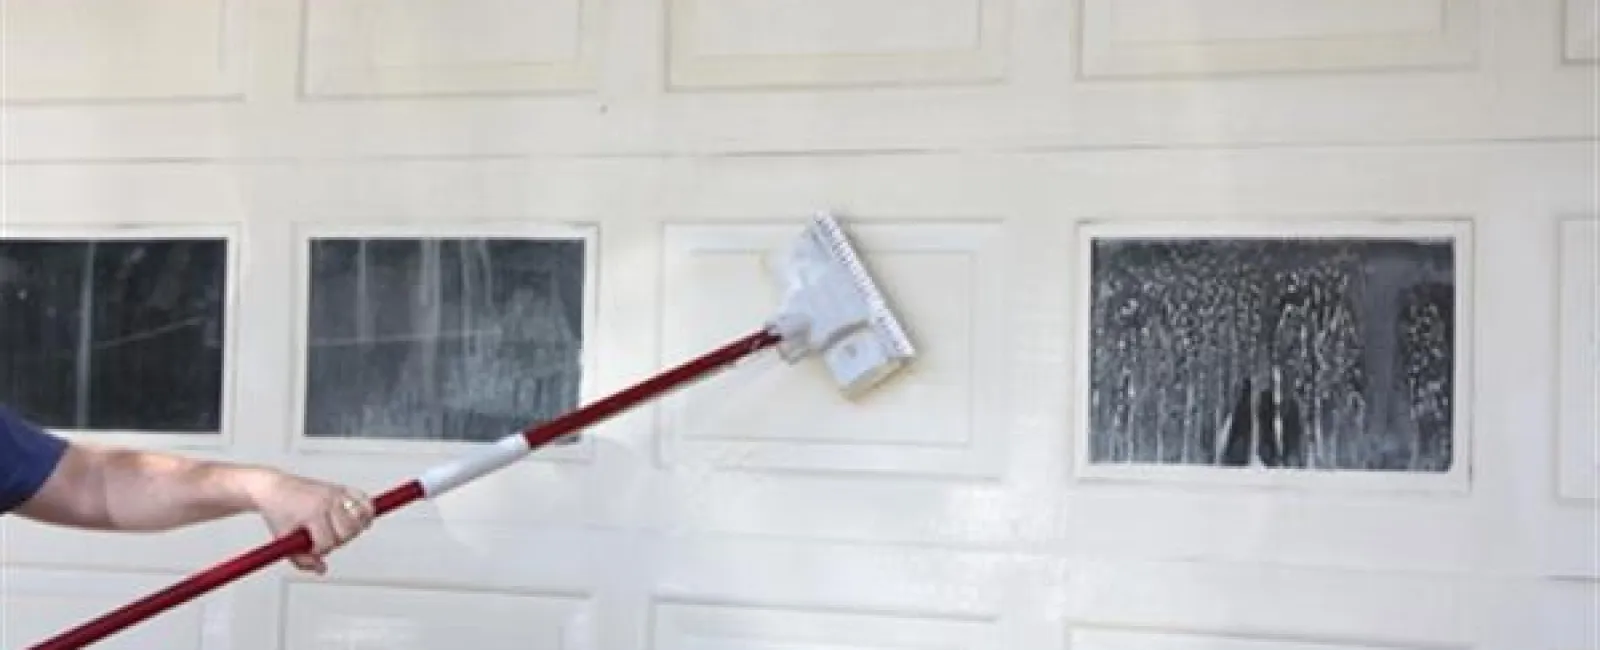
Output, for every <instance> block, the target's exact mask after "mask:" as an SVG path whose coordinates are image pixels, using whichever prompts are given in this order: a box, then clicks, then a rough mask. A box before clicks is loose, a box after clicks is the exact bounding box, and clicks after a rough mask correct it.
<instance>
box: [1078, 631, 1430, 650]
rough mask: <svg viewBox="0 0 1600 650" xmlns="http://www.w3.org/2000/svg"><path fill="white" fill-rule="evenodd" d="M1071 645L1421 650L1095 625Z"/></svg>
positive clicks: (1081, 649) (1097, 648) (1097, 649)
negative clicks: (1095, 627)
mask: <svg viewBox="0 0 1600 650" xmlns="http://www.w3.org/2000/svg"><path fill="white" fill-rule="evenodd" d="M1069 647H1071V648H1073V650H1421V648H1412V649H1402V648H1397V646H1381V647H1380V646H1372V645H1351V644H1347V643H1327V642H1319V641H1300V640H1292V639H1274V638H1259V637H1258V638H1251V637H1237V636H1217V635H1208V634H1194V633H1185V632H1143V631H1130V630H1116V629H1091V628H1079V629H1076V630H1073V632H1072V639H1071V641H1070V642H1069Z"/></svg>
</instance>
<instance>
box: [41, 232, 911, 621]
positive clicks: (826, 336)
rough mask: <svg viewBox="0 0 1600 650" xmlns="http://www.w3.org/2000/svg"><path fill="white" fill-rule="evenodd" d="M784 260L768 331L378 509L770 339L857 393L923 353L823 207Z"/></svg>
mask: <svg viewBox="0 0 1600 650" xmlns="http://www.w3.org/2000/svg"><path fill="white" fill-rule="evenodd" d="M776 262H777V263H776V264H774V265H772V266H773V268H772V269H771V271H772V273H773V275H774V278H775V280H776V281H777V282H778V283H779V284H780V286H781V288H782V289H783V300H782V304H780V305H779V308H778V310H777V314H776V315H774V316H773V317H772V318H771V319H770V320H768V321H767V322H766V323H764V324H762V326H761V327H760V328H759V329H757V330H755V331H753V332H751V333H750V334H747V335H745V336H743V337H741V338H739V339H736V340H734V341H731V342H729V343H727V344H726V345H724V346H722V347H720V348H718V349H716V350H712V351H711V352H708V353H706V354H704V355H702V356H700V357H698V358H695V359H692V360H690V361H687V362H685V363H683V364H681V365H679V366H677V367H675V368H672V369H669V370H667V371H665V372H663V373H661V374H658V375H656V376H655V377H652V378H650V379H647V380H645V381H643V382H640V383H638V384H635V385H633V386H631V387H629V388H627V389H624V390H622V391H620V392H618V393H615V394H613V395H611V396H609V397H606V398H603V399H601V400H599V401H596V402H594V403H592V404H589V405H586V406H583V407H581V408H579V409H577V410H574V411H572V412H569V413H567V414H565V415H563V416H561V417H558V418H556V419H554V420H550V421H548V422H545V423H543V424H540V425H538V426H535V427H531V428H529V429H527V430H525V431H522V432H521V433H516V434H512V435H508V436H506V437H504V438H502V439H500V440H499V441H498V442H496V443H494V444H493V445H491V446H488V447H485V448H483V449H482V450H480V451H478V452H477V453H475V454H473V455H471V456H467V457H464V458H460V459H457V460H455V461H453V462H450V463H446V464H444V465H440V466H438V467H434V468H432V469H429V470H428V471H426V472H423V473H422V474H421V475H420V476H418V477H417V478H415V479H412V480H410V481H407V482H405V483H403V484H401V485H399V486H396V487H394V488H392V489H390V490H389V491H387V492H384V493H383V494H381V495H379V496H378V497H377V499H376V506H377V514H378V516H380V517H381V516H383V515H385V514H387V513H389V512H392V511H394V510H396V509H398V508H401V507H403V506H405V505H407V504H410V503H412V502H414V501H416V500H418V499H436V498H438V497H440V496H442V495H444V494H445V493H446V492H449V491H450V490H452V489H455V488H457V487H460V486H461V485H463V484H466V483H469V482H471V481H473V480H476V479H478V478H480V477H482V476H484V475H487V474H489V473H491V472H494V471H496V470H499V469H501V468H504V467H506V466H508V465H510V464H511V463H513V462H516V461H517V460H518V459H520V458H522V457H523V456H525V455H527V454H529V453H531V452H532V451H533V450H535V449H538V448H539V447H542V446H544V445H546V444H551V443H552V442H555V443H559V442H560V441H561V440H562V439H563V438H568V437H569V436H572V435H574V434H576V433H577V432H579V431H580V430H582V429H584V428H586V427H588V426H590V425H593V424H595V423H597V422H600V421H602V420H605V419H607V418H609V417H611V416H613V415H616V414H617V413H620V412H622V411H625V410H627V409H629V408H631V407H633V406H635V405H637V404H639V403H642V402H645V401H649V400H651V399H654V398H655V397H658V396H660V395H661V394H663V393H665V392H668V391H670V390H673V389H674V388H677V387H678V386H680V385H682V384H686V383H688V382H690V381H692V380H695V379H698V378H700V377H703V376H705V375H707V374H709V373H711V372H714V371H717V370H720V369H722V368H724V367H726V366H729V365H731V364H733V363H734V362H735V361H739V360H741V359H743V358H745V357H747V356H749V355H752V354H754V353H756V352H758V351H760V350H763V349H765V348H768V347H774V348H776V349H777V351H778V354H779V355H780V356H781V357H782V358H783V359H784V360H785V361H786V362H788V363H789V364H795V363H799V362H800V361H802V360H804V359H806V358H808V357H812V356H815V357H819V358H820V359H821V360H822V362H823V363H824V364H825V365H826V366H827V368H828V371H829V373H830V374H831V375H832V377H833V380H834V382H835V383H836V384H837V386H838V388H839V390H840V391H841V393H843V394H844V395H845V396H847V397H849V398H852V399H853V398H855V397H857V396H860V395H862V394H864V393H866V392H867V391H869V390H871V389H873V388H875V387H877V386H878V385H879V384H881V383H883V382H884V381H885V380H887V379H888V378H890V377H891V376H892V375H894V374H895V373H896V372H897V371H898V370H900V369H901V368H902V367H904V366H905V365H907V364H908V363H910V362H911V361H912V360H913V359H914V358H915V357H916V354H917V352H916V349H915V348H914V347H913V345H912V343H911V340H910V338H909V337H908V336H907V335H906V332H905V330H904V328H903V327H902V326H901V324H900V321H899V319H897V318H896V317H895V314H894V313H893V311H892V310H891V309H890V306H889V303H888V300H887V299H886V298H885V296H884V294H883V292H882V291H881V290H880V289H879V288H878V285H877V283H876V282H874V281H873V278H872V276H871V275H870V274H869V273H868V272H867V268H866V266H865V265H864V264H863V263H862V261H861V258H860V256H858V255H857V254H856V250H855V248H854V247H853V246H852V245H851V243H850V240H849V239H848V237H847V236H846V235H845V233H844V230H843V229H841V228H840V226H839V223H838V221H837V220H835V219H834V217H833V216H832V215H830V214H828V213H826V212H819V213H817V214H816V215H814V216H813V217H812V219H811V222H810V223H809V224H808V226H807V227H806V228H805V230H804V232H803V233H801V236H800V237H799V239H798V240H797V241H795V243H794V245H793V246H792V247H791V248H789V249H788V250H787V251H786V252H785V254H783V255H781V256H780V257H779V258H777V259H776ZM310 548H311V539H310V536H309V534H308V533H307V532H306V531H305V530H304V529H300V530H297V531H295V532H294V533H292V534H289V535H285V536H283V537H279V538H278V539H276V540H273V541H272V542H270V543H268V544H264V545H262V546H259V547H257V548H255V549H253V550H251V551H249V552H246V553H243V554H240V555H238V556H236V557H234V558H232V559H230V560H227V561H225V562H222V563H219V564H217V565H214V566H212V567H210V568H208V569H206V570H204V571H201V572H199V573H196V574H194V575H192V576H191V577H189V578H187V579H185V580H183V581H181V582H178V583H176V584H173V585H172V586H170V587H167V588H165V589H162V590H160V591H157V592H155V593H152V594H150V595H148V596H146V597H144V598H143V599H140V600H138V601H135V602H133V603H130V604H128V605H125V606H123V607H121V608H119V609H116V610H113V611H111V612H109V613H107V614H105V615H103V616H101V617H99V618H97V619H94V620H91V621H89V622H87V623H84V624H83V625H81V626H79V627H76V628H73V629H71V630H68V631H66V632H64V633H62V634H60V635H59V636H56V637H54V638H51V639H49V640H46V641H44V642H43V643H41V644H39V645H36V646H34V650H67V649H69V648H82V647H84V646H87V645H89V644H91V643H95V642H98V641H100V640H102V639H104V638H106V637H108V636H110V635H112V634H115V633H117V632H119V631H121V630H123V629H125V628H128V627H130V626H132V625H135V624H137V623H139V622H141V621H144V620H145V619H148V618H150V617H152V616H155V615H157V614H159V613H161V612H164V611H166V610H168V609H170V608H173V607H176V606H178V605H180V604H182V603H185V602H187V601H189V600H192V599H194V598H196V597H198V596H200V595H202V594H205V593H207V592H209V591H211V590H213V589H216V588H217V587H220V586H222V585H224V584H227V583H229V582H232V581H234V580H237V579H239V578H241V577H243V576H245V575H247V574H249V573H252V572H254V571H256V570H258V569H260V568H262V567H264V566H267V565H269V564H271V563H273V562H276V561H278V560H281V559H283V558H285V557H289V556H291V555H297V554H300V553H304V552H306V551H307V550H309V549H310Z"/></svg>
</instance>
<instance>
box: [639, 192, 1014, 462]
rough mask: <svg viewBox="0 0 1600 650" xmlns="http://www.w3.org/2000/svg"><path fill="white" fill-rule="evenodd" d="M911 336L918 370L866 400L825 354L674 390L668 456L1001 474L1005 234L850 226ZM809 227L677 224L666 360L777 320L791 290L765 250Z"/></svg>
mask: <svg viewBox="0 0 1600 650" xmlns="http://www.w3.org/2000/svg"><path fill="white" fill-rule="evenodd" d="M848 228H849V230H850V233H851V236H852V238H853V239H854V240H855V241H856V243H857V244H858V248H859V250H860V252H861V254H862V256H863V257H864V258H865V260H866V264H867V265H868V266H869V267H870V268H871V269H872V272H873V273H874V275H875V276H876V277H877V278H878V281H879V282H880V284H881V286H882V288H883V289H884V290H885V291H886V293H888V294H889V300H890V301H891V303H892V304H893V305H894V308H895V310H896V312H897V313H898V314H899V315H900V317H901V319H902V321H903V323H904V324H905V325H906V326H907V328H908V329H909V331H910V335H911V337H912V339H913V342H914V344H917V345H919V346H920V348H919V353H920V358H919V359H918V360H917V361H916V363H915V365H914V366H912V367H910V368H909V369H908V370H907V371H905V372H904V373H903V374H902V375H900V376H899V377H897V378H895V380H894V382H893V383H891V384H889V385H885V386H883V387H881V388H880V389H879V390H878V391H876V392H875V393H874V394H872V395H868V396H866V397H865V398H864V399H861V400H859V401H850V400H847V399H845V398H844V397H843V396H842V395H841V394H840V393H839V392H838V391H837V390H836V388H835V386H834V384H833V383H832V380H831V379H830V378H829V377H828V375H827V374H826V371H825V370H824V369H823V368H821V367H820V366H818V364H815V363H806V364H801V365H796V366H789V365H786V364H784V363H782V362H781V361H780V360H778V359H777V357H776V356H775V355H767V356H766V357H764V358H763V359H759V360H756V361H753V362H750V363H747V364H743V365H741V366H739V367H736V368H733V369H731V370H729V371H727V372H724V373H721V374H719V375H717V376H714V377H711V378H709V379H707V380H705V381H704V382H703V383H702V384H700V385H697V386H696V388H695V390H693V391H688V392H685V393H680V394H677V395H674V396H672V397H670V398H668V399H667V401H666V402H665V404H664V405H663V408H662V430H663V435H662V436H661V437H660V438H659V440H660V445H661V458H662V461H663V462H664V463H665V464H666V465H669V466H675V465H687V466H710V467H714V468H744V469H761V470H801V471H812V472H869V473H883V474H913V475H915V474H923V475H940V476H946V477H950V476H959V477H975V476H994V475H995V474H996V472H997V471H998V469H999V463H1000V460H1001V457H1000V454H1001V450H1002V448H1003V445H1002V440H1003V436H1000V435H996V433H995V432H997V431H1000V430H1001V426H1000V423H1001V422H1002V421H1003V417H1004V416H1003V412H1002V410H1001V409H1002V408H1003V404H1002V398H1003V395H1004V392H1003V388H1002V385H1003V374H1004V366H1003V363H1001V362H1002V361H1003V354H1002V353H1001V352H1000V350H999V349H997V348H998V347H999V346H1000V345H1001V343H1002V342H1003V341H1004V338H1005V332H1004V331H1002V329H1001V320H1000V318H1001V316H1002V313H1001V308H1000V305H1001V304H1003V303H1001V302H999V301H1000V300H1003V292H1002V290H1001V289H1002V285H1001V284H1000V279H999V277H1000V276H999V273H1000V271H1001V265H1002V264H1003V261H1002V260H1000V259H998V258H997V257H996V252H997V251H996V250H995V243H996V241H997V238H996V236H995V233H996V230H995V229H994V228H993V227H991V226H988V225H970V224H937V225H936V224H918V225H912V224H896V225H880V224H863V225H858V226H854V227H848ZM797 234H798V231H797V230H796V229H795V228H793V227H789V226H774V225H738V224H725V225H688V224H673V225H670V226H668V229H667V233H666V236H665V239H666V243H665V248H666V251H667V255H666V268H665V269H664V273H663V276H664V282H665V287H664V291H665V304H666V305H667V307H666V312H665V314H664V315H663V316H664V323H663V328H664V332H663V336H662V340H663V350H662V352H663V355H664V357H663V359H662V362H663V364H670V363H677V362H681V361H682V360H684V359H686V358H689V357H692V356H695V355H697V354H700V353H702V352H704V351H707V350H709V349H711V348H712V347H716V346H720V345H721V344H723V343H726V342H727V340H731V339H732V338H734V337H736V336H739V335H741V334H743V333H745V332H748V331H749V330H751V329H753V328H757V327H761V326H762V325H763V323H765V322H766V320H767V319H768V318H771V317H772V316H773V315H774V313H775V310H776V309H777V308H778V306H779V303H780V301H781V299H782V295H781V290H782V289H781V287H779V285H778V282H777V280H776V279H775V277H774V276H773V275H771V274H769V271H768V267H767V266H766V264H767V261H766V260H764V259H763V258H764V257H765V256H767V255H770V254H773V253H777V252H779V251H781V250H783V249H784V248H785V247H786V246H787V245H789V244H790V243H791V241H792V239H793V237H795V236H796V235H797Z"/></svg>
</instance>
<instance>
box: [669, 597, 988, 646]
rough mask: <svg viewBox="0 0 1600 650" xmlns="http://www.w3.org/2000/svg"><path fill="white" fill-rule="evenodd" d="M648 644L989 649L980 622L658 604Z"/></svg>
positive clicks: (777, 609)
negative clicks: (651, 636)
mask: <svg viewBox="0 0 1600 650" xmlns="http://www.w3.org/2000/svg"><path fill="white" fill-rule="evenodd" d="M654 615H655V616H654V618H655V625H656V627H655V631H654V632H655V634H654V645H653V646H652V647H654V648H659V649H661V650H892V649H906V650H910V649H913V648H930V647H960V648H992V647H998V646H996V645H995V639H994V632H995V631H994V629H993V627H992V624H989V623H986V622H984V621H971V620H961V619H940V618H921V617H897V616H885V615H881V614H870V613H865V614H862V613H843V612H815V611H805V610H795V609H784V608H766V607H752V606H735V605H714V604H698V603H674V602H663V603H658V604H657V605H656V606H655V609H654Z"/></svg>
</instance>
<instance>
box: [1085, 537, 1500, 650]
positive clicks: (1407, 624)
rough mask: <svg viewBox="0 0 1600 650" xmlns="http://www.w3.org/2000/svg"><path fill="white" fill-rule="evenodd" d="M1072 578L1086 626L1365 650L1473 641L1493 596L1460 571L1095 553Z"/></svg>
mask: <svg viewBox="0 0 1600 650" xmlns="http://www.w3.org/2000/svg"><path fill="white" fill-rule="evenodd" d="M1086 560H1088V558H1086ZM1071 575H1072V580H1071V585H1070V591H1071V595H1070V597H1069V598H1070V599H1069V605H1068V611H1069V612H1070V616H1071V618H1072V619H1073V620H1074V621H1076V622H1078V623H1079V624H1081V625H1085V626H1089V627H1104V626H1114V627H1138V628H1143V629H1169V630H1205V631H1207V632H1208V633H1216V634H1221V635H1236V636H1239V635H1242V636H1254V637H1265V638H1286V639H1307V640H1317V639H1332V640H1337V642H1338V643H1342V644H1354V645H1356V646H1357V647H1359V646H1360V645H1363V644H1365V645H1374V646H1394V645H1399V646H1402V647H1403V646H1407V645H1412V646H1416V647H1420V648H1428V647H1439V646H1449V647H1456V646H1460V647H1465V646H1468V645H1470V644H1472V643H1473V639H1474V638H1475V634H1476V630H1475V628H1474V617H1475V616H1477V615H1479V614H1480V611H1481V607H1482V604H1484V603H1485V602H1487V601H1483V600H1482V599H1481V598H1480V595H1479V594H1480V589H1481V586H1480V585H1477V584H1474V583H1473V581H1472V580H1471V579H1470V578H1466V577H1460V574H1455V575H1451V574H1436V573H1402V572H1393V571H1391V572H1381V573H1380V572H1363V571H1335V570H1325V569H1312V568H1299V567H1289V566H1272V565H1265V564H1243V563H1240V564H1229V563H1224V562H1204V563H1201V562H1134V561H1116V560H1104V559H1101V558H1093V559H1092V560H1089V561H1084V562H1074V563H1073V565H1072V574H1071Z"/></svg>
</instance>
